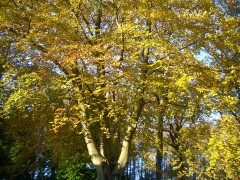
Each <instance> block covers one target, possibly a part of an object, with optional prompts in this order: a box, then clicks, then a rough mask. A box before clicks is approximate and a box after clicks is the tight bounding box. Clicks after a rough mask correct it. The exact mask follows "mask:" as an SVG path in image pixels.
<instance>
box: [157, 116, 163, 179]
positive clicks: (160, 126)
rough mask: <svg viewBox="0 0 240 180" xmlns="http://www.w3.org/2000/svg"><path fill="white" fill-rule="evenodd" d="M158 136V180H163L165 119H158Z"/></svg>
mask: <svg viewBox="0 0 240 180" xmlns="http://www.w3.org/2000/svg"><path fill="white" fill-rule="evenodd" d="M157 136H158V140H159V147H158V148H157V156H156V180H162V178H163V175H162V169H163V167H162V161H163V118H159V119H158V131H157Z"/></svg>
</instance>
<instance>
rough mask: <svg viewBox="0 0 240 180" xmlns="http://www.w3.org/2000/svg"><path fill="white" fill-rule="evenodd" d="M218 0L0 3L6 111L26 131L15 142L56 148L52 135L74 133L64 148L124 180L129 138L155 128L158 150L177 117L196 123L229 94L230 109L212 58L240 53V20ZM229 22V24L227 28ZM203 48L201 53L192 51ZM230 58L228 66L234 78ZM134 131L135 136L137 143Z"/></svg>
mask: <svg viewBox="0 0 240 180" xmlns="http://www.w3.org/2000/svg"><path fill="white" fill-rule="evenodd" d="M220 4H221V3H220V1H219V2H214V1H209V0H203V1H198V0H193V1H191V2H189V1H187V0H186V1H184V0H183V1H158V0H151V1H150V0H144V1H138V0H134V1H124V0H122V1H115V0H109V1H105V0H91V1H85V0H48V1H45V0H41V1H37V0H25V1H18V0H6V1H4V2H1V3H0V5H1V12H0V15H1V25H0V30H1V34H0V37H1V45H2V48H1V50H2V55H1V58H2V59H4V61H6V62H8V64H9V65H11V66H13V67H14V71H15V72H13V73H12V74H11V73H10V74H11V75H7V73H5V75H4V76H3V79H4V82H5V84H7V83H8V82H11V87H12V88H13V89H14V90H13V92H12V94H11V95H10V97H9V98H8V100H7V101H6V102H5V104H4V105H3V107H4V110H3V113H4V114H5V115H4V116H5V117H6V118H7V119H8V122H9V123H10V124H11V121H16V124H14V123H12V125H13V124H14V127H15V128H16V129H15V130H14V131H15V132H21V131H22V130H24V131H25V132H26V133H27V134H28V135H29V136H26V134H24V135H23V136H22V138H21V136H18V137H20V140H18V141H17V142H18V146H17V147H18V148H20V149H21V147H23V148H24V145H26V144H30V145H29V147H34V146H36V145H39V146H38V147H40V149H39V151H38V152H41V151H42V148H43V149H44V148H45V145H46V147H50V146H51V145H52V148H54V147H57V146H58V145H59V144H58V141H57V140H56V139H54V138H53V137H57V136H58V135H59V137H64V136H65V135H67V134H69V133H70V132H72V134H71V135H73V136H69V137H70V139H71V140H73V139H75V138H76V139H75V140H74V141H72V143H73V146H70V144H68V145H69V147H67V148H66V149H68V150H69V149H71V148H74V150H76V151H78V153H79V152H86V151H85V150H87V152H88V156H89V157H90V159H91V163H92V164H93V165H94V166H95V168H96V171H97V178H98V179H99V180H104V179H121V177H122V176H123V174H124V169H125V168H126V166H127V164H128V160H129V157H130V153H131V144H133V142H135V144H137V142H140V141H143V140H144V138H145V137H146V136H150V135H149V134H151V131H152V130H155V131H156V132H157V135H158V141H157V142H156V143H160V146H158V145H156V144H155V145H154V146H153V148H157V149H159V151H158V157H159V156H161V155H160V153H161V151H162V150H161V148H162V145H161V143H163V131H169V135H170V136H173V133H176V131H172V130H173V126H176V128H175V130H177V133H178V134H177V137H171V138H172V141H177V139H179V137H181V131H180V129H181V128H180V129H179V128H178V127H177V126H181V127H182V126H183V121H184V122H185V123H186V124H190V123H195V122H196V121H198V120H199V117H200V114H205V115H210V114H211V113H212V112H213V111H214V110H215V109H216V108H215V107H217V104H218V103H219V102H222V103H223V104H226V102H229V96H230V99H231V100H234V102H232V103H231V104H232V105H233V106H231V107H234V110H233V111H232V113H235V114H236V111H237V110H236V103H237V101H238V100H239V99H237V98H236V96H235V97H234V96H232V95H229V96H227V97H226V96H225V95H224V93H223V94H221V93H220V92H221V91H220V90H221V89H222V88H224V87H226V84H227V83H224V82H225V81H222V74H221V73H222V71H221V70H222V69H223V66H224V65H225V64H224V63H222V62H219V56H220V57H221V58H222V59H223V62H225V61H227V60H228V58H231V57H229V56H227V55H229V54H228V53H227V52H226V51H228V50H229V51H231V52H235V53H237V52H238V51H239V46H238V44H236V43H235V40H234V39H235V37H238V36H239V35H238V33H237V31H238V29H237V24H238V19H237V17H234V16H231V15H230V16H228V15H225V14H224V13H223V9H224V8H222V6H220ZM228 23H230V24H231V27H235V28H232V29H231V30H229V26H230V25H229V24H228ZM222 37H225V41H224V42H225V43H223V42H222V41H221V40H220V39H221V38H222ZM226 44H227V45H228V47H229V48H228V49H227V50H226V49H225V45H226ZM203 52H205V53H207V55H208V56H206V58H205V59H201V57H200V58H197V55H201V54H202V53H203ZM220 52H221V53H220ZM224 53H225V55H226V56H223V54H224ZM237 65H238V64H236V65H235V64H232V66H233V67H232V66H227V67H226V68H227V71H230V74H231V75H234V78H235V77H237V72H239V69H237ZM235 66H236V68H235ZM9 72H10V71H9ZM224 72H226V71H224ZM228 77H229V76H228ZM234 78H232V76H231V78H230V79H231V80H232V79H234ZM209 79H211V81H209ZM226 79H227V78H225V80H226ZM228 79H229V78H228ZM234 82H236V78H235V79H234ZM219 83H222V84H221V86H219ZM229 83H230V81H229ZM238 85H239V82H238V84H237V85H236V84H234V86H235V87H237V86H238ZM236 90H238V87H237V88H235V90H233V91H234V92H235V91H236ZM217 95H221V96H220V98H216V96H217ZM213 107H214V108H213ZM223 107H224V105H223ZM164 123H165V124H164ZM32 124H33V125H32ZM167 126H169V128H170V129H166V127H167ZM137 127H139V129H137ZM141 127H144V128H141ZM145 127H149V128H150V129H148V130H150V131H149V133H147V132H148V131H147V130H146V129H145ZM171 127H172V129H171ZM39 128H40V130H39ZM151 128H152V129H151ZM164 128H165V130H164ZM39 131H41V132H40V135H39V134H38V132H39ZM134 134H142V135H141V136H140V135H138V137H139V138H140V139H138V141H136V140H135V139H134ZM38 135H39V136H38ZM42 135H44V136H42ZM142 136H145V137H142ZM16 137H17V135H16ZM23 137H24V138H23ZM27 137H29V138H27ZM39 138H43V139H44V141H40V140H39ZM82 138H84V140H85V146H83V142H82ZM174 138H175V140H174ZM47 140H49V142H48V141H47ZM69 141H70V140H69ZM42 142H44V143H42ZM47 142H48V143H47ZM153 144H154V143H153ZM53 145H55V146H53ZM175 145H176V144H175ZM60 147H61V146H60ZM84 147H85V148H84ZM149 147H150V146H149ZM50 149H51V148H50ZM62 149H64V146H63V147H61V148H60V150H62ZM29 150H31V149H30V148H29ZM56 151H57V150H56ZM28 154H31V153H28ZM33 154H34V152H33ZM52 157H55V156H53V155H52ZM35 158H36V155H35ZM23 159H24V156H23ZM19 162H21V161H19ZM159 162H160V164H161V160H160V158H159ZM158 164H159V163H158ZM158 177H159V178H161V175H158Z"/></svg>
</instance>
